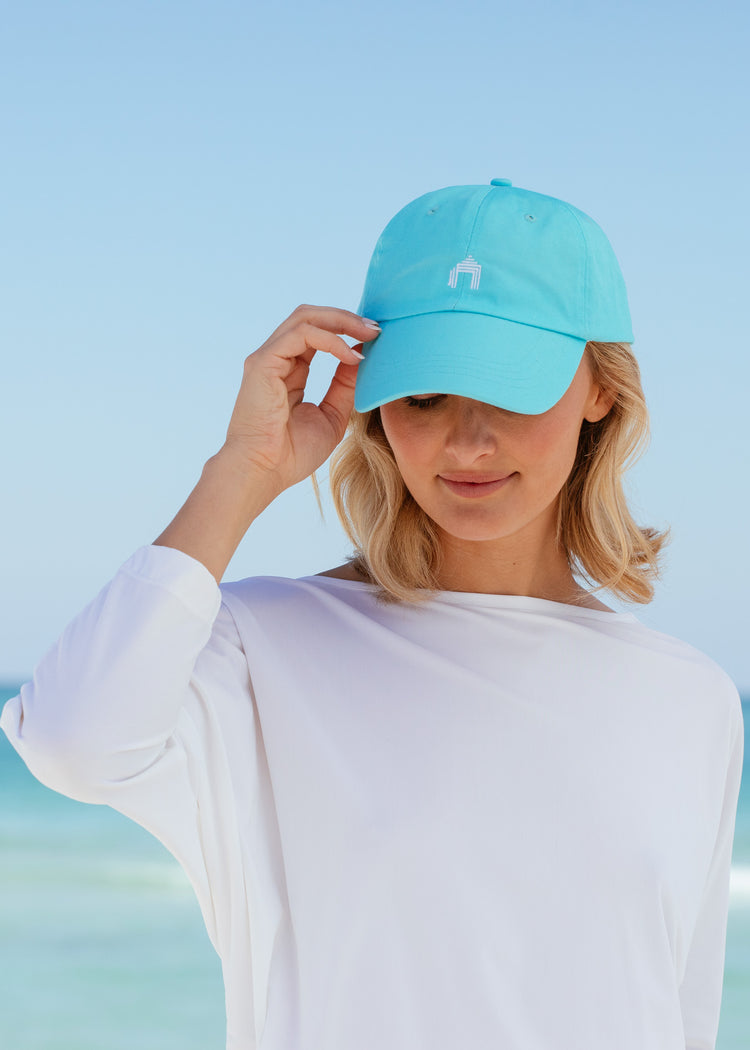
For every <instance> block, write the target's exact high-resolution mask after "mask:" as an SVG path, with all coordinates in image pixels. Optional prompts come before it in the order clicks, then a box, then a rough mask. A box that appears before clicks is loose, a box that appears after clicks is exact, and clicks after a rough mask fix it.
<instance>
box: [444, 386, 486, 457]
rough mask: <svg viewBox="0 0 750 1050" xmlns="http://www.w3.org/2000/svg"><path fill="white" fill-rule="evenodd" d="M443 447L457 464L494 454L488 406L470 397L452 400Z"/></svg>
mask: <svg viewBox="0 0 750 1050" xmlns="http://www.w3.org/2000/svg"><path fill="white" fill-rule="evenodd" d="M454 405H455V408H454V411H453V413H452V416H451V420H450V426H449V427H448V430H447V433H446V440H445V447H446V451H447V452H449V453H450V454H451V455H452V456H453V457H454V458H455V459H456V460H457V461H460V462H463V463H472V462H473V461H474V460H477V459H480V458H481V457H482V456H491V455H493V454H494V453H495V452H496V451H497V436H496V433H495V427H494V421H495V420H494V417H495V415H496V414H497V412H496V410H494V409H493V407H492V405H486V404H484V402H482V401H472V400H471V399H470V398H468V397H467V398H456V399H455V402H454Z"/></svg>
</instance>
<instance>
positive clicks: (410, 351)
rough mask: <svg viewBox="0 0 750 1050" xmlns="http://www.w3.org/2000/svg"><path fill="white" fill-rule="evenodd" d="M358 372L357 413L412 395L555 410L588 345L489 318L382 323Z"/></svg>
mask: <svg viewBox="0 0 750 1050" xmlns="http://www.w3.org/2000/svg"><path fill="white" fill-rule="evenodd" d="M380 325H381V328H382V331H381V333H380V335H378V337H377V339H375V340H373V341H372V342H368V343H365V344H364V346H363V348H362V352H363V354H364V355H365V360H364V361H362V362H361V364H360V365H359V368H358V370H357V386H356V391H355V396H354V407H355V409H356V410H357V411H358V412H368V411H369V410H370V409H372V408H377V407H378V406H379V405H383V404H385V403H386V402H387V401H396V400H397V399H398V398H401V397H408V396H409V395H411V394H457V395H460V396H462V397H470V398H472V399H474V400H475V401H485V402H487V403H488V404H490V405H497V406H498V408H505V409H507V410H509V411H511V412H521V413H524V414H528V415H537V414H539V413H541V412H546V411H547V410H548V409H550V408H552V406H553V405H554V404H556V403H557V402H558V401H559V400H560V398H561V397H562V396H563V394H564V393H565V391H566V390H567V389H568V387H569V386H570V384H571V382H572V381H573V377H574V376H575V374H576V370H577V369H578V365H579V364H580V362H581V357H582V356H583V351H584V348H585V346H586V340H585V339H580V338H577V337H575V336H570V335H563V334H561V333H560V332H551V331H549V330H548V329H546V328H534V327H533V326H531V325H524V324H518V323H517V322H516V321H506V320H503V319H502V318H499V317H490V316H489V315H488V314H476V313H461V312H459V311H446V312H443V313H434V314H420V315H418V316H414V317H403V318H399V319H398V320H395V321H381V322H380Z"/></svg>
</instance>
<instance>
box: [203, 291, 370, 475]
mask: <svg viewBox="0 0 750 1050" xmlns="http://www.w3.org/2000/svg"><path fill="white" fill-rule="evenodd" d="M379 331H380V329H379V328H378V327H377V325H376V324H375V322H370V323H369V324H368V322H367V321H366V320H365V319H364V318H362V317H360V316H359V315H358V314H354V313H351V312H350V311H348V310H338V309H335V308H334V307H327V306H298V307H297V309H296V310H295V311H294V313H292V314H291V315H290V316H289V317H288V318H287V319H286V320H285V321H284V322H283V323H282V324H280V325H279V327H278V328H277V329H276V331H275V332H274V333H273V334H272V335H271V336H270V337H269V338H268V339H267V340H266V341H265V343H263V345H262V346H261V347H260V348H259V349H258V350H256V351H255V352H254V353H252V354H250V356H249V357H248V358H246V360H245V369H244V375H243V379H242V385H241V387H240V391H239V394H238V396H237V401H236V404H235V406H234V411H233V413H232V418H231V420H230V423H229V428H228V430H227V437H226V441H225V444H224V447H223V449H222V450H221V453H220V455H224V456H231V457H232V458H233V460H234V462H235V463H236V465H237V466H238V468H239V469H240V470H246V471H247V472H248V474H250V475H252V476H253V477H258V476H263V477H264V478H265V479H268V484H269V485H271V487H272V488H273V489H274V490H275V491H276V493H277V494H278V493H280V492H283V490H284V489H286V488H289V486H290V485H294V484H295V483H296V482H298V481H302V479H303V478H306V477H308V476H309V475H310V474H312V472H313V471H314V470H316V469H317V468H318V467H320V466H321V464H323V463H324V462H325V461H326V459H327V458H328V457H329V456H330V454H331V452H333V450H334V448H335V447H336V445H338V443H339V442H340V441H341V439H342V438H343V436H344V432H345V430H346V425H347V423H348V421H349V417H350V415H351V412H352V408H353V407H354V383H355V380H356V376H357V366H358V365H359V362H360V360H361V354H360V353H359V349H360V347H361V345H362V342H364V341H366V340H370V339H374V338H375V337H376V336H377V335H378V333H379ZM342 334H343V335H348V336H351V337H353V338H354V339H357V340H359V346H355V347H354V348H353V349H352V348H350V347H349V346H348V345H347V343H345V342H344V340H343V339H342V338H341V337H340V336H341V335H342ZM318 352H322V353H327V354H331V355H332V356H333V357H336V358H337V359H338V361H339V364H338V366H337V368H336V371H335V374H334V376H333V379H332V380H331V384H330V386H329V388H328V391H327V393H326V395H325V397H324V398H323V400H322V401H321V402H320V404H319V405H316V404H314V403H313V402H310V401H305V400H304V395H305V385H306V383H307V378H308V375H309V372H310V362H311V361H312V359H313V357H314V356H315V354H316V353H318Z"/></svg>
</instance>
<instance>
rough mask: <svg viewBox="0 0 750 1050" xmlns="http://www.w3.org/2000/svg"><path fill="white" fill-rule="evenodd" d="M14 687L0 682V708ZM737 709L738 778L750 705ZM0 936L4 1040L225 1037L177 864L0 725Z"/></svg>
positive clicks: (734, 970) (737, 1031)
mask: <svg viewBox="0 0 750 1050" xmlns="http://www.w3.org/2000/svg"><path fill="white" fill-rule="evenodd" d="M14 692H15V690H13V689H6V690H2V689H0V705H2V703H3V702H4V701H5V699H7V698H8V697H10V696H12V695H13V693H14ZM743 712H744V715H745V740H746V745H745V754H746V759H745V774H747V767H748V764H749V762H750V759H748V757H747V756H748V753H750V741H748V736H749V735H750V733H749V727H748V723H750V705H749V704H747V703H745V704H744V705H743ZM0 945H1V946H2V948H1V949H0V989H2V992H1V993H0V995H1V996H2V1008H1V1009H0V1046H1V1047H3V1048H6V1047H7V1048H8V1050H134V1048H135V1047H137V1048H138V1050H222V1048H223V1046H224V993H223V987H222V982H221V970H220V966H219V961H218V958H217V956H216V954H215V952H214V950H213V948H212V946H211V944H210V942H209V940H208V937H207V935H206V932H205V930H204V927H203V922H202V919H201V916H200V912H199V909H198V905H197V902H196V900H195V897H194V895H193V891H192V889H191V887H190V885H189V884H188V882H187V879H186V878H185V876H184V875H183V873H182V871H181V869H180V868H179V866H178V865H177V863H176V861H175V860H174V859H173V858H172V857H171V856H170V854H169V853H167V851H166V850H165V849H164V848H163V847H162V846H161V845H160V844H159V843H158V842H157V841H156V840H155V839H153V838H152V837H151V836H150V835H148V834H147V833H146V832H145V831H144V830H143V829H142V828H139V827H138V826H137V825H135V824H133V823H132V822H131V821H129V820H127V819H126V818H125V817H122V816H121V815H120V814H118V813H115V812H114V811H113V810H110V809H109V808H108V807H106V806H86V805H82V804H81V803H77V802H73V801H72V800H70V799H67V798H63V797H62V796H61V795H57V794H55V793H54V792H52V791H49V790H47V789H46V788H44V787H42V785H41V784H39V783H37V781H35V780H34V778H33V777H32V776H31V775H30V773H28V771H27V770H26V768H25V767H24V766H23V764H22V763H21V761H20V759H19V758H18V756H17V755H16V754H15V752H14V751H13V749H12V748H11V747H10V745H9V744H8V742H7V740H6V739H5V736H4V735H3V734H2V732H0ZM748 1047H750V775H744V776H743V781H742V788H741V792H740V804H739V810H738V815H737V831H736V836H735V848H734V862H733V867H732V896H731V905H730V913H729V927H728V931H727V958H726V968H725V975H724V1001H723V1008H722V1019H721V1026H720V1029H719V1040H718V1043H717V1050H748ZM353 1050H354V1048H353ZM634 1050H635V1048H634Z"/></svg>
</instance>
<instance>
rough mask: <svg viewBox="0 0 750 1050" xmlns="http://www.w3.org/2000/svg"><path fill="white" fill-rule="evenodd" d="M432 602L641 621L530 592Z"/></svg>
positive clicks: (456, 595)
mask: <svg viewBox="0 0 750 1050" xmlns="http://www.w3.org/2000/svg"><path fill="white" fill-rule="evenodd" d="M297 582H299V583H312V584H316V583H320V582H323V585H324V586H326V587H343V588H344V589H349V590H351V589H355V590H362V591H377V590H379V589H380V588H379V585H378V584H376V583H367V582H366V581H365V580H343V579H341V578H340V577H338V576H322V575H315V574H314V575H311V576H300V577H298V580H297ZM430 601H438V602H447V603H449V604H451V605H474V606H485V607H487V608H511V607H512V608H516V609H524V608H525V609H527V610H529V611H531V610H532V609H537V610H542V609H545V610H547V611H548V612H556V613H557V614H558V615H566V616H573V615H575V616H577V617H580V616H584V617H586V618H592V619H596V620H602V619H606V620H609V621H614V620H619V621H620V622H624V623H640V620H639V619H638V618H637V617H636V616H634V615H633V613H631V612H619V611H617V610H616V609H606V610H605V609H591V608H589V607H588V606H586V605H575V604H574V603H572V602H557V601H553V600H552V599H550V598H536V597H532V596H531V595H527V594H493V593H486V592H484V591H435V592H434V594H432V596H431V598H430Z"/></svg>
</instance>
